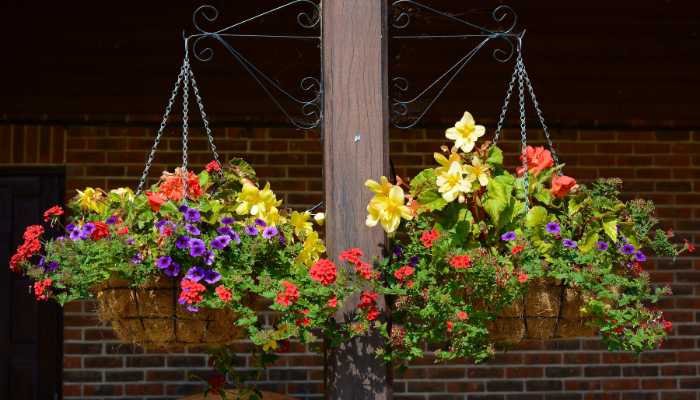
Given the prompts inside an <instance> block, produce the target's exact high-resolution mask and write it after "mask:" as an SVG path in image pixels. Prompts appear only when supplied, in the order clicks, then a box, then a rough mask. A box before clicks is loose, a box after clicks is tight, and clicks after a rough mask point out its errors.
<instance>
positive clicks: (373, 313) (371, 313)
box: [367, 307, 379, 321]
mask: <svg viewBox="0 0 700 400" xmlns="http://www.w3.org/2000/svg"><path fill="white" fill-rule="evenodd" d="M377 318H379V310H377V308H376V307H372V308H370V309H369V310H368V311H367V320H368V321H374V320H375V319H377Z"/></svg>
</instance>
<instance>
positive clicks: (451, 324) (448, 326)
mask: <svg viewBox="0 0 700 400" xmlns="http://www.w3.org/2000/svg"><path fill="white" fill-rule="evenodd" d="M453 325H454V324H453V323H452V321H447V332H452V327H453Z"/></svg>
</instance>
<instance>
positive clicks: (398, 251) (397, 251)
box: [392, 244, 403, 258]
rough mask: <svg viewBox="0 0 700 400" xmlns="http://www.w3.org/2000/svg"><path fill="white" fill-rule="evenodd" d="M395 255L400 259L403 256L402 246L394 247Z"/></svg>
mask: <svg viewBox="0 0 700 400" xmlns="http://www.w3.org/2000/svg"><path fill="white" fill-rule="evenodd" d="M392 253H393V254H394V257H396V258H399V257H401V256H402V255H403V247H402V246H401V245H398V244H397V245H396V246H394V250H393V251H392Z"/></svg>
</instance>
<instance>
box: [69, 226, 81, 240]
mask: <svg viewBox="0 0 700 400" xmlns="http://www.w3.org/2000/svg"><path fill="white" fill-rule="evenodd" d="M68 237H70V240H72V241H74V242H75V241H76V240H80V231H79V230H77V229H73V230H72V231H71V232H70V236H68Z"/></svg>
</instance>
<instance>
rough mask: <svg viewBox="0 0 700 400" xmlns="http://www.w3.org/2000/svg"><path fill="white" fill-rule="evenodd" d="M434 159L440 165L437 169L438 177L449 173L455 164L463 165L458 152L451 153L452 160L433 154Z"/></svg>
mask: <svg viewBox="0 0 700 400" xmlns="http://www.w3.org/2000/svg"><path fill="white" fill-rule="evenodd" d="M433 158H435V161H437V163H438V164H440V166H439V167H437V168H435V173H436V174H438V175H439V174H442V173H445V172H447V171H448V170H449V169H450V166H451V165H452V164H453V163H458V164H459V165H462V157H461V156H460V155H459V153H457V152H456V151H453V152H451V153H450V158H447V157H445V156H443V155H442V154H440V153H433Z"/></svg>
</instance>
